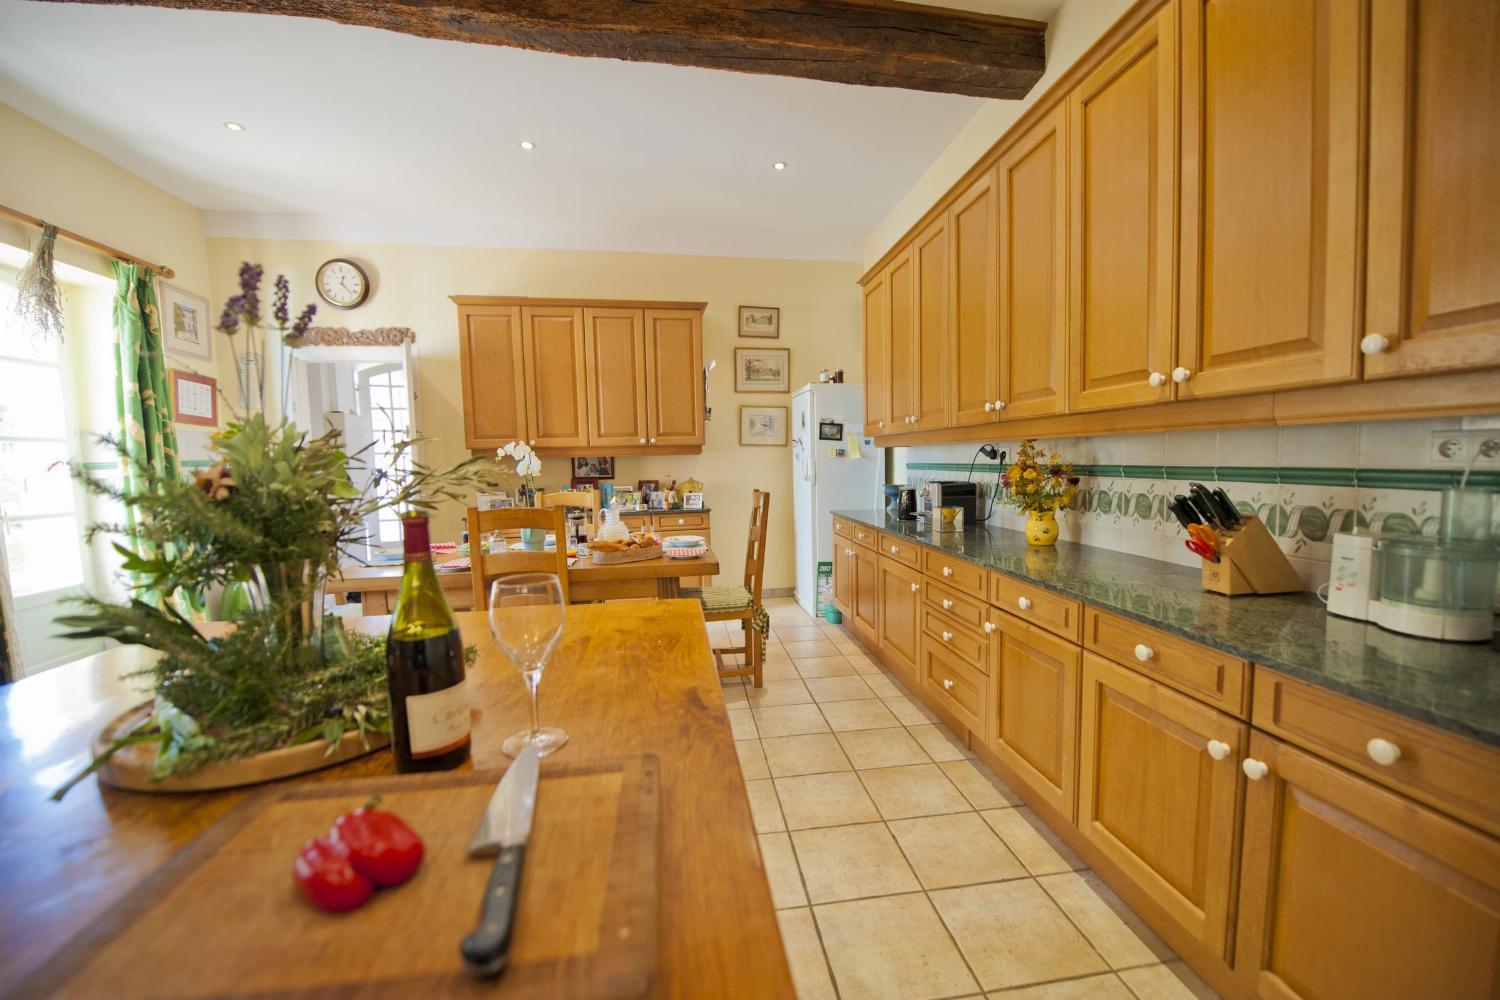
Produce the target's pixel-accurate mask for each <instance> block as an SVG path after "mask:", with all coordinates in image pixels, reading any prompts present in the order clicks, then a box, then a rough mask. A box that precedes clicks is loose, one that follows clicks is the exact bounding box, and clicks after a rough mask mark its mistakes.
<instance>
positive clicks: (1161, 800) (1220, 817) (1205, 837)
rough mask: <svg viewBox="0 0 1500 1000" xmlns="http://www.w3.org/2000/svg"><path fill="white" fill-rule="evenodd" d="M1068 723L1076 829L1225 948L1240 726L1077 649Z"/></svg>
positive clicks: (1218, 950) (1209, 946)
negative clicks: (1072, 715)
mask: <svg viewBox="0 0 1500 1000" xmlns="http://www.w3.org/2000/svg"><path fill="white" fill-rule="evenodd" d="M1079 729H1080V736H1079V755H1078V828H1079V831H1080V832H1081V833H1082V835H1083V838H1084V840H1085V841H1087V842H1088V843H1090V844H1092V845H1093V846H1094V847H1095V848H1096V849H1097V850H1098V851H1099V852H1100V853H1101V854H1103V855H1104V856H1105V857H1107V858H1108V859H1109V860H1110V861H1111V862H1113V863H1114V865H1115V866H1116V867H1118V868H1119V869H1120V871H1122V872H1123V873H1124V874H1125V876H1126V877H1128V878H1129V879H1130V880H1131V881H1132V882H1134V883H1135V884H1136V885H1137V886H1138V887H1139V888H1140V889H1141V890H1142V891H1143V892H1145V893H1146V894H1147V895H1148V896H1150V898H1151V899H1152V901H1153V902H1155V903H1156V904H1158V905H1159V906H1160V907H1161V909H1162V910H1163V911H1165V912H1166V913H1167V914H1169V915H1170V916H1171V918H1172V919H1173V920H1174V921H1176V923H1178V924H1179V925H1180V926H1181V928H1182V930H1183V931H1185V932H1186V933H1187V934H1190V935H1191V936H1192V937H1193V938H1195V939H1196V940H1197V941H1198V942H1200V943H1201V944H1202V945H1203V946H1204V948H1205V950H1207V951H1208V952H1210V953H1211V954H1214V955H1217V956H1220V957H1227V956H1228V945H1229V928H1230V920H1229V917H1230V907H1231V904H1232V902H1233V889H1234V875H1235V832H1236V830H1237V828H1238V823H1239V795H1238V786H1239V782H1240V771H1239V766H1238V762H1239V759H1240V758H1241V757H1242V756H1243V755H1244V749H1245V744H1246V739H1247V736H1248V732H1249V727H1248V726H1246V725H1245V724H1244V723H1243V722H1240V721H1239V720H1238V719H1234V718H1231V717H1230V716H1228V715H1225V714H1224V713H1222V712H1219V711H1216V710H1214V709H1212V708H1209V707H1208V706H1207V705H1204V704H1201V703H1199V702H1197V701H1194V700H1193V699H1191V698H1189V697H1187V696H1186V695H1182V694H1178V693H1177V692H1176V691H1173V690H1172V689H1171V688H1168V687H1166V686H1165V685H1163V684H1158V683H1156V682H1155V681H1151V680H1147V679H1146V678H1145V677H1142V676H1141V675H1139V674H1137V673H1135V672H1134V671H1132V670H1127V669H1126V668H1124V667H1121V666H1118V665H1116V664H1114V663H1111V662H1109V661H1108V660H1105V659H1103V658H1102V657H1099V656H1096V655H1094V654H1093V653H1084V654H1083V703H1082V706H1081V711H1080V713H1079ZM1210 741H1215V744H1214V746H1213V749H1220V745H1222V749H1223V755H1222V759H1215V757H1214V756H1213V754H1212V753H1211V752H1210ZM1344 932H1348V933H1355V931H1354V930H1353V929H1352V928H1351V929H1348V930H1347V931H1344Z"/></svg>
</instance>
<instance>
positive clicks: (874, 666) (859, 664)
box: [844, 650, 885, 677]
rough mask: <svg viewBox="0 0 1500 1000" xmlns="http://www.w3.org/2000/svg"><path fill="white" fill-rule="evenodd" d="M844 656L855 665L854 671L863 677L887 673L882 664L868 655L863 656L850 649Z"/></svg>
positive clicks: (880, 675) (879, 675)
mask: <svg viewBox="0 0 1500 1000" xmlns="http://www.w3.org/2000/svg"><path fill="white" fill-rule="evenodd" d="M844 657H845V659H847V660H848V661H849V663H850V664H851V665H852V666H853V667H854V672H855V673H856V674H859V675H860V676H861V677H882V676H884V675H885V671H884V670H883V669H882V668H881V666H880V664H878V663H876V662H875V661H874V660H872V659H870V658H869V657H867V656H861V655H859V654H858V653H855V652H854V651H852V650H850V651H848V652H845V653H844Z"/></svg>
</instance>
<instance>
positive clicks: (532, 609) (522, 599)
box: [489, 573, 568, 757]
mask: <svg viewBox="0 0 1500 1000" xmlns="http://www.w3.org/2000/svg"><path fill="white" fill-rule="evenodd" d="M566 615H567V605H565V604H564V603H563V595H562V585H561V584H560V583H558V581H557V576H556V575H555V574H553V573H523V574H520V575H517V576H505V577H501V578H500V579H498V580H496V581H495V582H494V583H493V584H492V585H491V586H490V609H489V620H490V634H491V635H493V636H494V637H495V642H496V644H497V645H499V647H500V650H501V652H503V653H504V654H505V655H506V656H508V657H510V662H511V663H514V664H515V666H516V669H517V670H519V671H520V672H521V678H522V680H524V681H525V682H526V690H527V691H529V692H530V693H531V729H529V730H528V731H526V732H522V733H516V734H515V735H514V736H512V737H510V738H509V739H507V740H506V741H505V742H504V743H503V744H501V749H502V750H504V751H505V753H506V755H507V756H510V757H515V756H518V755H519V754H520V753H521V751H522V750H524V749H525V748H526V745H527V744H528V743H529V744H532V745H534V746H535V747H536V752H537V756H538V757H545V756H547V755H548V754H550V753H553V752H554V751H557V750H560V749H562V747H563V746H564V745H565V744H566V743H567V742H568V734H567V733H565V732H563V731H562V730H561V729H558V728H556V727H554V726H547V727H543V726H542V723H541V712H540V709H539V708H538V706H537V685H539V684H540V683H541V682H542V670H543V669H544V668H545V667H546V666H547V658H548V657H550V656H551V655H552V650H553V649H554V648H556V646H557V640H558V638H559V637H561V636H562V631H563V620H564V618H565V617H566Z"/></svg>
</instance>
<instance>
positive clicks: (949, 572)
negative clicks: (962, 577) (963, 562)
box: [943, 566, 953, 576]
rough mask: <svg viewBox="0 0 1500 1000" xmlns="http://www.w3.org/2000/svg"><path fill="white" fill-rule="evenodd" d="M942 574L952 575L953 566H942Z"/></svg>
mask: <svg viewBox="0 0 1500 1000" xmlns="http://www.w3.org/2000/svg"><path fill="white" fill-rule="evenodd" d="M943 575H944V576H952V575H953V567H952V566H944V567H943Z"/></svg>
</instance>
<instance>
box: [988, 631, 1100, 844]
mask: <svg viewBox="0 0 1500 1000" xmlns="http://www.w3.org/2000/svg"><path fill="white" fill-rule="evenodd" d="M995 617H996V618H998V619H1000V622H999V631H998V632H997V633H996V634H995V637H994V652H993V654H992V655H991V660H992V661H993V666H991V668H990V676H991V678H992V684H991V695H990V697H991V709H992V714H991V717H990V749H991V750H993V751H994V752H995V754H996V756H998V757H1000V758H1001V759H1002V760H1004V761H1005V762H1006V763H1007V764H1009V765H1010V766H1011V769H1012V770H1013V771H1015V773H1016V774H1017V775H1018V776H1019V777H1020V778H1021V780H1022V781H1024V782H1026V784H1027V785H1029V786H1030V787H1031V788H1032V790H1034V791H1036V792H1037V793H1039V794H1041V795H1042V796H1044V797H1045V798H1046V799H1047V801H1048V803H1049V804H1050V805H1051V806H1052V807H1053V808H1054V809H1056V810H1057V811H1058V812H1060V813H1062V814H1063V815H1064V816H1066V817H1068V818H1069V819H1070V820H1071V819H1072V818H1073V816H1074V810H1073V807H1074V788H1075V787H1076V779H1077V754H1076V750H1077V740H1078V683H1079V672H1080V666H1081V664H1082V658H1083V654H1082V652H1081V651H1080V650H1079V648H1078V647H1077V646H1075V645H1073V644H1072V643H1070V642H1066V641H1064V640H1062V639H1059V638H1057V637H1056V636H1053V635H1048V634H1047V633H1046V632H1043V631H1042V630H1041V629H1039V628H1033V627H1032V626H1030V625H1027V624H1025V623H1023V622H1019V621H1017V620H1015V619H1014V618H1012V617H1011V616H1009V615H1005V614H996V615H995Z"/></svg>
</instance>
